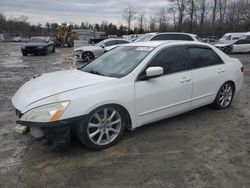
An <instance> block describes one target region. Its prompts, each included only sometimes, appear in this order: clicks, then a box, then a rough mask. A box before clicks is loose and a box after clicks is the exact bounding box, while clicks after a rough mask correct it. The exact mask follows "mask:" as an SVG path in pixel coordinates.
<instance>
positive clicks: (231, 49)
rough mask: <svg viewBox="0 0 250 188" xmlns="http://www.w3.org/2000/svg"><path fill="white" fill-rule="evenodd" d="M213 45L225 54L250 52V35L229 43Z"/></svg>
mask: <svg viewBox="0 0 250 188" xmlns="http://www.w3.org/2000/svg"><path fill="white" fill-rule="evenodd" d="M214 46H215V47H217V48H219V49H220V50H221V51H223V52H225V53H226V54H232V53H250V35H249V36H246V37H245V38H242V39H239V40H236V41H234V42H232V43H230V44H226V43H225V44H223V43H221V44H220V43H219V44H215V45H214Z"/></svg>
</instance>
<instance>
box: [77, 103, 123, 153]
mask: <svg viewBox="0 0 250 188" xmlns="http://www.w3.org/2000/svg"><path fill="white" fill-rule="evenodd" d="M104 108H113V109H115V110H116V111H117V112H118V113H119V114H120V116H121V118H122V123H121V130H120V132H119V134H118V136H117V137H116V138H115V140H114V141H113V142H111V143H109V144H107V145H96V144H95V143H93V142H92V141H91V140H90V139H89V136H88V133H87V129H88V123H89V121H90V118H91V117H92V116H93V115H94V114H95V113H96V112H97V111H100V110H102V109H104ZM125 127H126V121H125V116H124V114H123V111H122V110H121V109H120V108H119V107H116V106H114V105H105V106H102V107H99V108H96V109H95V110H93V111H92V112H90V113H89V114H88V115H87V117H86V118H85V119H84V120H82V121H81V122H80V123H79V125H78V126H77V130H76V133H77V136H78V138H79V139H80V141H81V142H82V143H83V144H84V145H86V146H87V147H89V148H91V149H94V150H101V149H106V148H109V147H111V146H113V145H115V144H116V143H117V142H118V140H119V139H120V137H121V136H122V135H123V133H124V131H125Z"/></svg>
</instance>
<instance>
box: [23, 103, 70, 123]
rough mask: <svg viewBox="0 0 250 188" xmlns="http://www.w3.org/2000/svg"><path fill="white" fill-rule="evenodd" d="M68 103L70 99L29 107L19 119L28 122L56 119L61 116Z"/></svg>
mask: <svg viewBox="0 0 250 188" xmlns="http://www.w3.org/2000/svg"><path fill="white" fill-rule="evenodd" d="M69 103H70V101H64V102H58V103H53V104H49V105H45V106H41V107H37V108H34V109H31V110H30V111H28V112H26V113H25V114H24V115H23V116H22V117H21V121H29V122H53V121H57V120H58V119H59V118H60V117H61V115H62V114H63V112H64V111H65V109H66V108H67V106H68V105H69Z"/></svg>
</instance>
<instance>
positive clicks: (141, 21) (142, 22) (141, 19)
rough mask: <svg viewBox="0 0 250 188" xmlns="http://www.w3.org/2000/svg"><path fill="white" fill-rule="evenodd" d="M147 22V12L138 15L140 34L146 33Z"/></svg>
mask: <svg viewBox="0 0 250 188" xmlns="http://www.w3.org/2000/svg"><path fill="white" fill-rule="evenodd" d="M145 22H146V17H145V12H144V11H142V12H140V13H139V15H138V23H139V24H138V25H139V32H140V33H143V32H144V27H145Z"/></svg>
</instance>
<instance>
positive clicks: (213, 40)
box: [201, 38, 218, 45]
mask: <svg viewBox="0 0 250 188" xmlns="http://www.w3.org/2000/svg"><path fill="white" fill-rule="evenodd" d="M201 42H204V43H208V44H211V45H215V44H217V43H218V40H217V39H214V38H202V39H201Z"/></svg>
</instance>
